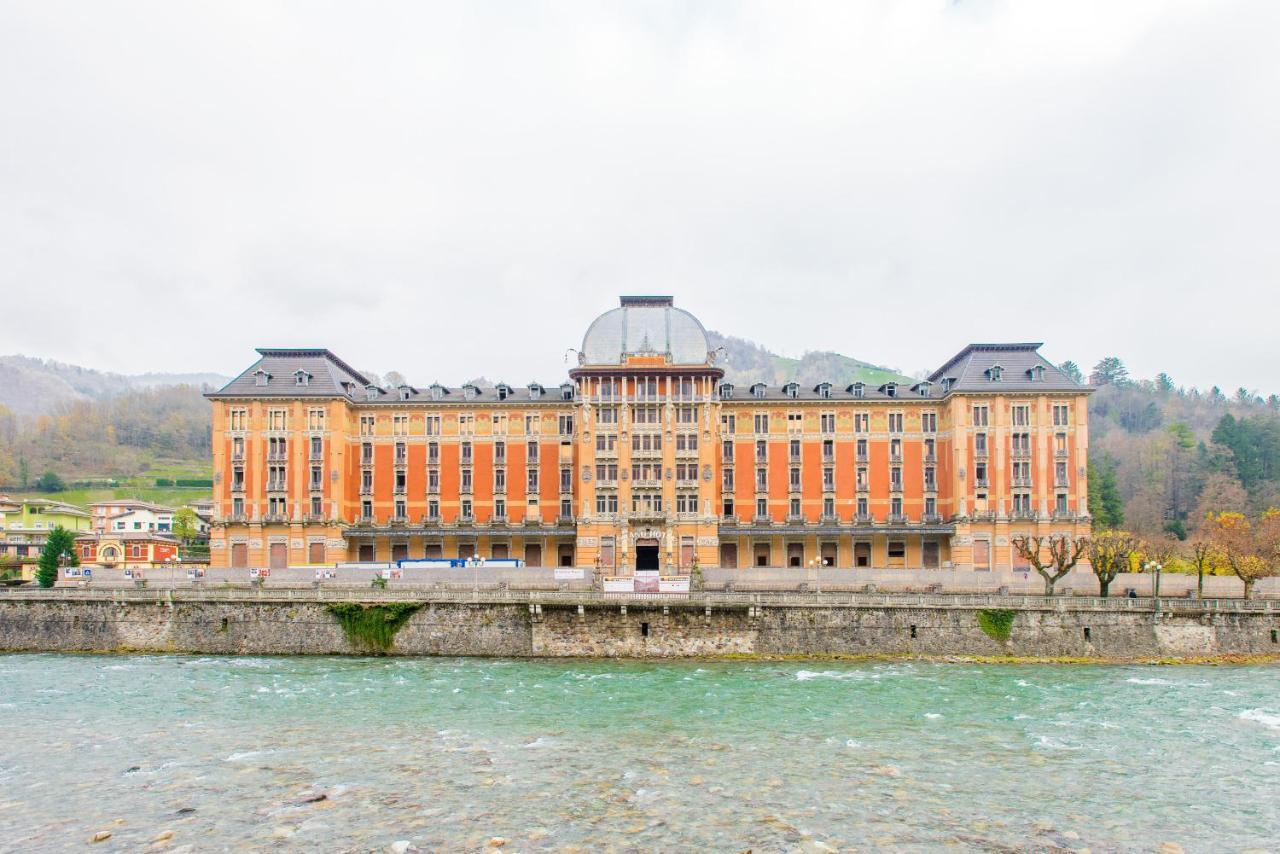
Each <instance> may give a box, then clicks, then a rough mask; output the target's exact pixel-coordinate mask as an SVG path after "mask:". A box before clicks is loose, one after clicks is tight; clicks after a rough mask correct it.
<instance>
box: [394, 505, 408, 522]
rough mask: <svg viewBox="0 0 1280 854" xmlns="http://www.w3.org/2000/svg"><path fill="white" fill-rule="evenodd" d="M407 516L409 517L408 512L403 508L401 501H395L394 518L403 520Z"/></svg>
mask: <svg viewBox="0 0 1280 854" xmlns="http://www.w3.org/2000/svg"><path fill="white" fill-rule="evenodd" d="M408 515H409V512H408V510H407V509H406V507H405V503H404V502H403V501H397V502H396V518H397V519H403V518H405V517H406V516H408Z"/></svg>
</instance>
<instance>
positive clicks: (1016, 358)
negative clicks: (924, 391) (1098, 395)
mask: <svg viewBox="0 0 1280 854" xmlns="http://www.w3.org/2000/svg"><path fill="white" fill-rule="evenodd" d="M1042 346H1044V345H1043V344H1040V343H1024V344H970V345H969V346H968V347H965V348H964V349H963V350H961V351H960V352H959V353H957V354H956V355H954V356H952V357H951V359H950V360H948V361H947V363H946V364H945V365H943V366H942V367H941V368H938V370H936V371H934V372H933V373H932V374H930V375H929V379H930V380H931V381H932V382H940V381H942V380H944V379H945V380H950V381H951V382H950V384H949V385H950V389H949V393H956V392H993V391H1084V392H1088V391H1092V389H1091V388H1090V387H1089V386H1084V385H1081V384H1080V383H1077V382H1076V381H1075V380H1073V379H1071V377H1069V376H1067V375H1066V374H1064V373H1063V372H1062V371H1061V370H1060V369H1059V368H1058V366H1057V365H1055V364H1053V363H1052V362H1050V361H1049V360H1047V359H1045V357H1044V356H1041V355H1040V348H1041V347H1042ZM992 368H999V369H1000V370H999V371H997V372H995V373H997V374H998V375H999V379H992V373H993V372H992V370H991V369H992ZM1036 368H1040V369H1041V373H1042V378H1041V379H1035V376H1034V374H1035V369H1036Z"/></svg>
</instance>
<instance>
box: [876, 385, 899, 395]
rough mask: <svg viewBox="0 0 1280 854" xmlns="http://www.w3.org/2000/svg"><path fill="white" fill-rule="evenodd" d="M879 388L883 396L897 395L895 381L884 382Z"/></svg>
mask: <svg viewBox="0 0 1280 854" xmlns="http://www.w3.org/2000/svg"><path fill="white" fill-rule="evenodd" d="M880 390H881V391H882V392H884V396H885V397H897V396H898V384H897V383H885V384H884V385H882V386H880Z"/></svg>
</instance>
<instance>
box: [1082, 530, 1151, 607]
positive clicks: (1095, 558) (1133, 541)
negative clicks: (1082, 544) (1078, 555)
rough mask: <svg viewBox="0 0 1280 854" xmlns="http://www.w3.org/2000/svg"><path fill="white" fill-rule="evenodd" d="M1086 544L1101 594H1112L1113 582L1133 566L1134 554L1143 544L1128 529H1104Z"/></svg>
mask: <svg viewBox="0 0 1280 854" xmlns="http://www.w3.org/2000/svg"><path fill="white" fill-rule="evenodd" d="M1088 542H1089V544H1088V546H1086V549H1087V551H1088V552H1089V565H1090V566H1091V567H1092V568H1093V574H1094V575H1096V576H1098V590H1099V595H1101V596H1104V597H1105V596H1108V595H1110V590H1111V582H1113V581H1115V580H1116V576H1117V575H1119V574H1120V573H1122V572H1128V571H1129V568H1130V567H1131V566H1132V561H1133V555H1134V553H1135V552H1137V551H1138V548H1139V546H1140V545H1141V543H1140V541H1139V540H1138V538H1137V537H1135V536H1134V535H1133V534H1130V533H1129V532H1128V531H1102V532H1100V533H1097V534H1094V535H1093V537H1091V538H1090V539H1089V541H1088Z"/></svg>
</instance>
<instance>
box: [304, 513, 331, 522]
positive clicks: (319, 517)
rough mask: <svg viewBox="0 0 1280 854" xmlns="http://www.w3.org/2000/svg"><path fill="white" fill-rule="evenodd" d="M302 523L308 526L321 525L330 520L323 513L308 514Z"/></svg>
mask: <svg viewBox="0 0 1280 854" xmlns="http://www.w3.org/2000/svg"><path fill="white" fill-rule="evenodd" d="M302 521H303V522H306V523H307V524H308V525H320V524H324V523H325V522H328V521H329V520H328V519H327V518H326V517H325V516H324V514H322V513H308V514H307V515H305V516H303V517H302Z"/></svg>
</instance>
